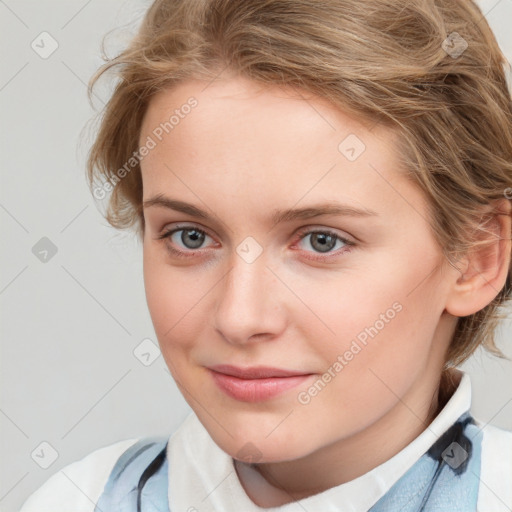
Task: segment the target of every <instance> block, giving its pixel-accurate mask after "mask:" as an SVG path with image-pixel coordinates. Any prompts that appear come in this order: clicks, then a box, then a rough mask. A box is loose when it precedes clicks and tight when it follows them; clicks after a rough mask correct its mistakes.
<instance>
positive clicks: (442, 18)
mask: <svg viewBox="0 0 512 512" xmlns="http://www.w3.org/2000/svg"><path fill="white" fill-rule="evenodd" d="M466 45H467V47H466ZM506 65H507V60H506V59H505V57H504V55H503V53H502V52H501V50H500V48H499V46H498V44H497V42H496V39H495V37H494V35H493V33H492V31H491V29H490V27H489V25H488V23H487V21H486V19H485V17H484V15H483V13H482V12H481V10H480V9H479V7H478V6H477V5H476V4H475V3H473V1H471V0H371V1H370V0H157V1H155V2H154V3H153V4H152V5H151V7H150V8H149V10H148V11H147V12H146V14H145V17H144V19H143V21H142V24H141V26H140V28H139V31H138V33H137V34H136V36H135V37H134V38H133V39H132V41H131V43H130V44H129V45H128V47H127V48H126V49H125V50H124V51H122V52H121V53H120V54H119V55H118V56H116V57H115V58H112V59H107V60H106V62H105V64H104V65H103V66H102V67H101V68H100V69H99V70H98V71H97V72H96V74H95V75H94V76H93V77H92V79H91V81H90V84H89V94H90V95H91V94H92V91H93V87H94V85H95V84H96V82H97V81H98V79H99V78H100V77H101V76H102V75H103V74H104V73H105V72H106V71H107V70H112V71H114V72H115V73H116V75H115V76H116V77H117V83H116V85H115V89H114V92H113V94H112V96H111V99H110V101H109V102H108V103H107V105H106V106H105V109H104V110H103V112H102V113H101V121H100V126H99V131H98V134H97V137H96V139H95V141H94V144H93V145H92V148H91V151H90V154H89V160H88V168H87V176H88V183H89V186H90V187H91V191H93V193H94V191H95V190H96V191H97V190H99V189H98V185H97V183H98V180H99V182H100V183H101V187H102V189H101V190H103V191H104V190H108V191H111V194H110V195H109V198H108V205H107V208H106V212H105V217H106V219H107V220H108V222H109V223H110V224H111V225H112V226H114V227H116V228H119V229H122V228H129V227H135V228H136V231H137V232H138V234H139V235H142V236H143V232H144V217H143V213H142V179H141V172H140V166H139V162H138V161H137V159H135V160H133V158H132V157H133V155H135V154H137V151H138V150H139V147H138V145H139V135H140V128H141V123H142V119H143V116H144V114H145V112H146V109H147V106H148V103H149V102H150V100H151V98H152V96H153V95H154V94H155V93H156V92H157V91H159V90H161V89H163V88H170V87H173V86H174V85H176V84H178V83H180V82H183V81H185V80H187V79H191V78H199V79H205V80H213V79H214V78H215V77H216V76H218V75H219V74H220V73H221V72H222V71H223V70H226V69H228V70H229V71H230V72H233V73H235V74H237V75H240V76H244V77H247V78H250V79H252V80H255V81H258V82H260V83H263V84H270V85H280V86H291V87H294V88H296V89H298V90H302V91H306V92H310V93H313V94H315V95H317V96H320V97H322V98H325V99H327V100H329V101H330V102H332V104H333V106H335V107H339V108H340V109H342V110H343V111H345V112H347V113H348V114H353V115H355V116H357V117H359V118H360V119H362V120H367V121H368V122H369V123H370V124H375V123H381V124H384V125H385V126H389V127H390V128H392V129H393V130H396V131H397V132H398V133H399V137H398V139H397V140H398V142H397V146H398V147H397V148H396V149H397V151H398V154H399V157H400V159H401V162H402V163H403V165H402V167H403V169H405V170H406V176H407V177H408V178H409V179H411V180H412V181H413V182H414V183H416V184H417V185H418V186H419V187H420V189H421V190H422V191H423V192H424V194H425V196H426V198H427V199H428V203H429V205H430V209H429V212H428V213H429V221H430V224H431V228H432V231H433V233H434V235H435V237H436V240H437V241H438V242H439V244H440V246H441V247H442V248H443V251H444V253H445V255H446V256H447V258H448V259H449V261H450V262H455V261H456V260H457V255H458V254H464V253H465V251H468V250H470V249H471V248H472V247H475V245H478V244H479V243H483V242H478V241H477V238H478V237H475V236H474V234H475V233H477V232H478V231H479V230H485V224H486V222H485V217H484V216H483V215H482V209H483V208H485V207H487V206H489V205H491V202H492V201H493V200H495V199H500V198H503V197H504V195H505V196H506V197H508V196H507V190H510V191H512V189H510V188H509V187H511V185H512V100H511V94H510V90H509V88H508V86H507V79H506V74H505V66H506ZM130 159H131V160H130ZM128 161H131V164H130V167H128V168H127V166H126V163H127V162H128ZM121 169H124V172H123V173H122V179H120V176H121V173H120V172H119V171H120V170H121ZM95 196H96V197H98V194H97V193H95ZM510 291H511V268H509V272H508V276H507V279H506V284H505V286H504V287H503V288H502V289H501V290H500V291H499V292H498V293H497V296H496V297H495V299H494V300H493V301H492V302H491V303H490V304H488V305H487V306H486V307H485V308H483V309H482V310H480V311H478V312H477V313H475V314H473V315H470V316H466V317H461V318H459V319H458V323H457V326H456V330H455V333H454V336H453V339H452V342H451V344H450V347H449V349H448V352H447V354H446V363H445V367H444V370H445V371H446V370H447V369H449V368H450V367H455V366H457V365H458V364H460V363H462V362H463V361H465V360H466V359H467V358H468V357H469V356H470V355H471V354H472V353H473V352H474V351H475V350H476V348H477V347H478V346H480V345H482V346H483V347H484V348H485V349H486V350H488V351H489V352H491V353H493V354H494V355H496V356H498V357H501V358H506V356H505V355H504V354H503V353H502V352H501V351H500V350H499V349H498V347H497V346H496V344H495V333H496V330H497V327H498V322H499V320H500V319H502V318H505V316H504V315H503V311H502V307H503V306H504V305H505V303H506V302H507V301H508V300H509V299H510ZM507 359H508V358H507Z"/></svg>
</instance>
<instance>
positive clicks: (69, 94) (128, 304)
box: [0, 0, 512, 512]
mask: <svg viewBox="0 0 512 512" xmlns="http://www.w3.org/2000/svg"><path fill="white" fill-rule="evenodd" d="M479 4H480V6H481V7H482V10H483V12H484V13H485V14H486V17H487V19H488V20H489V23H490V24H491V27H492V28H493V29H494V31H495V33H496V36H497V39H498V42H499V43H500V46H501V47H502V49H503V50H504V52H505V54H506V56H507V58H508V60H509V61H511V60H512V35H511V32H510V24H511V22H512V0H500V1H497V0H488V1H487V0H486V1H481V2H479ZM148 5H149V2H148V1H141V0H138V1H135V0H129V1H127V0H109V1H108V2H107V1H100V0H89V1H85V0H73V1H70V0H67V1H64V0H60V1H59V0H44V1H43V0H37V1H35V0H34V1H28V0H18V1H14V0H0V23H1V25H0V34H1V37H2V47H1V48H2V52H1V71H0V73H1V74H0V109H1V134H2V137H1V147H0V150H1V155H2V158H1V163H2V174H1V177H2V186H1V190H0V221H1V225H2V233H3V234H2V248H3V251H2V256H1V262H0V269H1V270H0V301H1V316H2V322H1V324H0V325H1V340H2V345H1V374H0V378H1V397H0V398H1V402H0V429H1V452H0V461H1V464H2V468H1V477H0V510H1V511H4V512H7V511H9V512H10V511H15V510H18V508H19V507H20V505H21V503H22V502H23V501H24V500H25V499H26V497H27V496H28V495H29V494H30V493H31V492H32V491H34V490H35V489H36V488H37V487H39V486H40V485H41V484H42V483H43V482H44V481H45V480H46V479H47V478H48V477H49V476H51V475H52V474H53V473H55V472H56V471H58V470H59V469H60V468H62V467H64V466H65V465H67V464H69V463H70V462H72V461H75V460H77V459H79V458H82V457H83V456H85V455H86V454H88V453H90V452H91V451H93V450H95V449H97V448H99V447H102V446H105V445H108V444H111V443H114V442H116V441H119V440H122V439H127V438H133V437H140V436H147V435H169V434H170V433H171V432H172V431H173V430H175V428H176V427H177V426H178V425H179V424H180V423H181V421H182V420H183V419H184V418H185V416H186V415H187V414H188V412H189V408H188V405H187V404H186V402H185V401H184V399H183V398H182V397H181V395H180V393H179V391H178V390H177V388H176V386H175V384H174V382H173V381H172V379H171V377H170V375H169V373H168V371H167V368H166V366H165V363H164V361H163V358H162V357H161V356H160V357H157V358H156V359H154V357H155V355H158V354H155V353H154V351H153V352H151V355H150V356H145V358H146V359H148V357H149V361H145V360H144V358H142V359H143V361H144V362H146V363H148V362H151V364H149V365H145V364H143V362H141V360H140V359H138V358H137V357H136V356H135V354H134V350H135V351H136V353H139V352H141V351H142V352H145V351H146V349H145V347H146V345H143V346H142V348H140V349H139V352H137V349H136V347H138V346H139V344H140V343H141V342H142V341H143V340H145V339H150V340H152V342H154V343H156V338H155V335H154V331H153V328H152V325H151V320H150V317H149V314H148V311H147V306H146V302H145V295H144V285H143V279H142V265H141V260H142V258H141V247H140V244H139V243H138V242H137V241H136V239H135V237H134V236H133V235H131V234H127V233H119V232H117V231H115V230H113V229H112V228H110V227H109V226H108V224H107V222H106V221H105V220H104V219H103V217H102V216H101V213H100V212H99V211H98V205H97V204H96V203H95V201H94V200H93V198H92V196H91V195H90V193H89V190H88V188H87V186H86V182H85V177H84V176H85V175H84V162H85V157H86V152H87V149H88V144H89V142H90V140H91V133H93V131H94V125H91V124H90V122H89V120H90V119H91V117H92V116H93V114H94V110H93V109H92V108H91V106H90V105H89V103H88V101H87V98H86V85H85V84H86V83H87V81H88V80H89V78H90V76H91V75H92V73H93V72H94V71H95V70H96V69H97V67H98V66H99V65H100V64H101V62H102V61H101V57H100V42H101V39H102V37H103V35H105V34H106V33H107V32H108V31H109V30H111V29H114V28H117V30H116V32H115V34H114V35H113V36H112V37H111V38H110V39H109V40H110V43H109V45H108V48H109V49H110V51H112V52H113V51H115V49H116V48H118V47H120V46H122V45H123V44H124V43H126V42H127V41H128V40H129V37H130V35H131V34H132V33H133V31H134V30H135V28H136V26H137V23H138V21H140V17H141V16H142V14H143V12H144V10H145V8H146V7H147V6H148ZM120 27H121V28H120ZM507 29H508V30H507ZM42 32H48V33H49V34H51V37H52V38H53V39H54V40H55V41H56V43H57V44H58V48H57V50H56V51H55V52H54V53H53V54H51V55H50V56H48V57H47V58H42V57H41V56H40V55H39V54H38V53H36V51H35V50H34V49H33V48H32V47H31V43H32V41H34V40H35V43H34V44H39V48H38V51H40V52H44V51H48V50H49V49H51V44H52V42H51V40H50V39H48V36H40V34H41V33H42ZM41 38H46V39H44V41H43V43H41ZM53 44H55V43H53ZM108 92H109V91H108V87H103V88H100V89H98V95H97V97H96V98H95V99H94V104H95V107H96V108H100V107H101V106H102V103H103V102H104V101H105V100H106V98H107V96H108ZM84 127H85V128H84ZM44 237H46V238H47V239H49V240H50V241H51V243H52V244H53V246H55V247H56V249H57V252H56V253H55V254H54V255H52V252H51V250H50V251H49V252H48V254H47V256H46V261H41V259H40V258H44V253H43V252H40V251H43V250H44V249H48V241H47V240H46V241H40V240H41V239H42V238H44ZM36 244H39V245H36ZM41 244H42V245H41ZM45 244H46V245H45ZM34 246H36V249H34V250H33V247H34ZM34 252H35V253H36V254H34ZM510 318H512V313H511V315H510ZM511 332H512V325H511V321H510V320H508V321H506V322H504V323H503V326H502V329H501V331H500V342H499V344H500V346H501V347H502V349H503V350H504V352H505V353H506V354H507V355H508V356H509V357H512V346H511ZM145 343H150V342H148V341H146V342H145ZM148 346H149V347H151V345H148ZM462 368H463V369H465V370H466V371H468V372H469V374H470V375H471V379H472V384H473V394H474V405H473V409H472V410H473V414H474V415H475V416H477V417H478V418H479V419H481V420H483V421H487V422H490V423H492V424H494V425H497V426H500V427H502V428H507V429H509V430H512V362H510V361H502V360H498V359H496V358H492V357H491V356H488V355H487V354H485V353H484V352H483V351H478V353H477V354H476V355H475V356H474V357H473V358H472V359H471V360H470V361H469V362H467V363H466V364H464V365H463V367H462ZM42 442H47V443H49V444H50V445H51V446H52V447H53V448H54V449H55V451H56V452H57V455H58V456H57V458H56V460H55V461H54V462H53V463H51V464H50V465H49V467H48V468H46V469H44V468H42V467H41V465H47V464H49V463H50V462H52V461H51V458H50V457H51V454H52V452H51V450H50V449H48V448H45V445H43V446H42V447H41V443H42ZM41 449H42V450H43V451H42V452H41ZM34 453H35V455H31V454H34ZM41 453H42V454H44V455H41ZM37 454H39V457H38V456H37ZM36 461H37V462H36Z"/></svg>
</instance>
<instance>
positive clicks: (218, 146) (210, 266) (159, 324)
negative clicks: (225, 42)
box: [140, 78, 454, 462]
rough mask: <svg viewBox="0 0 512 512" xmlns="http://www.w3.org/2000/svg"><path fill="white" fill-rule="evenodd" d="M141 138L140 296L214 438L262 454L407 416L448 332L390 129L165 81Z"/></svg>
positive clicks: (257, 94) (262, 92)
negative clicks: (142, 221)
mask: <svg viewBox="0 0 512 512" xmlns="http://www.w3.org/2000/svg"><path fill="white" fill-rule="evenodd" d="M140 144H141V146H145V147H146V150H144V151H143V152H144V155H143V159H142V162H141V166H142V176H143V190H144V193H143V199H144V202H145V205H144V216H145V234H144V278H145V286H146V295H147V300H148V306H149V310H150V313H151V317H152V320H153V323H154V327H155V331H156V334H157V337H158V341H159V343H160V347H161V350H162V353H163V356H164V358H165V360H166V363H167V365H168V367H169V370H170V371H171V373H172V375H173V377H174V378H175V380H176V382H177V385H178V386H179V388H180V390H181V391H182V393H183V395H184V397H185V399H186V400H187V402H188V403H189V404H190V406H191V407H192V409H193V410H194V411H195V413H196V414H197V416H198V417H199V419H200V421H201V422H202V423H203V425H204V426H205V427H206V429H207V430H208V431H209V433H210V435H211V436H212V437H213V439H214V440H215V441H216V443H217V444H218V445H219V446H220V447H221V448H222V449H223V450H224V451H226V452H228V453H229V454H231V456H233V457H235V458H237V457H239V458H242V456H243V455H244V454H245V452H247V451H248V450H249V451H251V450H252V451H253V452H256V454H257V456H256V458H258V459H259V460H260V461H268V462H272V461H283V460H292V459H296V458H299V457H302V456H306V455H308V454H311V453H313V452H314V451H315V450H318V449H320V448H322V447H326V446H327V445H329V444H331V443H334V442H340V441H342V440H346V439H349V438H350V437H351V436H354V435H355V434H357V433H359V432H361V431H364V430H365V429H368V428H370V427H371V426H372V425H374V424H379V422H380V424H387V425H388V426H389V427H390V428H391V426H392V424H393V421H390V420H391V418H395V420H397V418H398V417H399V416H400V415H401V418H402V420H403V419H404V418H407V419H406V421H409V422H410V424H411V425H415V426H417V425H418V423H419V421H418V418H421V417H425V416H426V415H427V410H428V408H429V406H430V404H431V398H432V392H433V389H434V388H433V386H434V385H435V382H436V380H437V379H438V376H439V372H440V369H441V367H442V363H443V356H444V353H445V350H446V347H447V344H448V341H449V338H450V336H451V334H452V331H451V329H452V327H453V322H452V320H453V319H454V317H450V316H449V315H448V314H447V313H446V312H445V311H444V308H445V301H446V297H447V294H448V284H447V283H448V282H449V279H448V278H447V277H448V276H453V274H452V272H453V269H452V268H451V267H449V265H448V264H447V262H446V260H445V258H444V257H443V255H442V252H441V250H440V248H439V247H438V246H437V244H436V243H435V240H434V238H433V235H432V234H431V231H430V229H429V225H428V223H427V213H426V202H425V200H424V198H423V196H422V194H421V193H420V192H419V190H418V189H416V188H415V187H414V186H413V184H412V183H410V182H409V181H407V180H406V179H405V178H404V177H403V176H402V175H401V174H400V173H399V168H398V162H397V157H396V155H395V154H394V150H393V134H392V132H391V131H389V129H385V128H383V127H381V126H375V127H373V129H371V130H369V129H368V128H364V127H363V126H362V125H361V124H359V123H358V122H357V120H355V119H353V118H350V117H347V116H346V115H344V114H343V113H342V112H340V111H338V110H335V109H333V108H332V107H331V106H330V105H329V104H328V103H326V102H325V101H323V100H321V99H319V98H315V97H309V98H307V99H305V98H304V97H303V96H300V95H298V94H294V93H293V91H292V90H289V89H280V88H266V87H263V86H259V85H256V84H255V83H254V82H251V81H248V80H245V79H241V78H229V79H226V80H217V81H215V82H213V83H211V84H210V85H208V84H207V83H206V82H200V81H189V82H186V83H183V84H181V85H179V86H178V87H176V88H174V89H172V90H165V91H162V92H160V93H159V94H158V95H157V96H155V97H154V98H153V99H152V101H151V103H150V105H149V109H148V111H147V113H146V115H145V118H144V122H143V127H142V132H141V137H140ZM141 155H142V152H141ZM327 210H329V211H327ZM165 234H168V236H166V237H164V238H162V235H165ZM219 365H231V366H234V367H237V368H238V369H239V370H247V369H254V368H256V367H271V368H274V369H279V370H282V371H287V372H293V373H294V374H298V375H299V376H297V375H296V376H295V377H290V376H288V377H287V376H283V373H281V374H279V373H278V372H277V370H276V371H270V372H267V373H265V372H260V373H258V372H256V373H254V374H251V373H247V374H245V375H244V376H245V377H246V378H245V379H244V378H239V377H240V375H239V377H233V376H231V377H229V376H226V375H225V374H223V373H222V371H224V372H230V370H227V369H225V368H221V367H220V366H219ZM213 367H217V370H221V372H215V371H212V368H213ZM231 370H232V371H231V372H230V373H235V374H236V370H233V369H231ZM272 376H273V377H272ZM248 377H252V378H248ZM258 377H259V378H258ZM263 377H267V378H265V379H263ZM404 405H406V407H404ZM247 443H251V444H247Z"/></svg>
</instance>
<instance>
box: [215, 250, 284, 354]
mask: <svg viewBox="0 0 512 512" xmlns="http://www.w3.org/2000/svg"><path fill="white" fill-rule="evenodd" d="M264 254H265V253H264V252H263V254H261V255H260V256H259V257H258V258H257V259H256V260H255V261H253V262H252V263H248V262H246V261H244V259H243V258H241V257H240V256H239V255H238V254H236V253H234V255H233V258H232V260H231V267H230V270H229V271H228V272H227V274H226V275H225V276H224V278H223V279H222V282H221V283H219V286H218V294H217V296H216V299H217V301H216V302H217V308H216V312H215V320H214V321H215V328H216V329H217V331H218V332H219V333H220V334H221V335H222V337H223V338H224V339H225V340H226V341H227V342H229V343H231V344H246V343H252V342H254V341H262V340H268V341H270V340H272V339H274V338H275V337H277V336H279V334H281V333H282V332H283V330H284V329H285V328H286V322H287V317H286V313H285V311H286V308H285V307H284V302H283V300H284V295H283V294H284V290H283V288H284V285H283V283H282V282H280V281H279V279H278V278H277V277H276V276H275V275H274V273H273V272H272V271H271V270H270V269H269V268H268V267H267V260H266V258H265V257H264ZM262 337H263V338H262Z"/></svg>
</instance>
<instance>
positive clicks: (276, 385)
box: [209, 365, 312, 402]
mask: <svg viewBox="0 0 512 512" xmlns="http://www.w3.org/2000/svg"><path fill="white" fill-rule="evenodd" d="M209 370H210V373H211V375H212V377H213V380H214V382H215V383H216V384H217V385H218V386H219V388H220V389H221V390H222V391H224V392H225V393H226V394H227V395H229V396H230V397H232V398H235V399H236V400H241V401H243V402H261V401H263V400H268V399H270V398H272V397H274V396H277V395H279V394H281V393H283V392H285V391H287V390H289V389H291V388H294V387H295V386H298V385H299V384H301V383H302V382H304V381H305V380H307V379H308V378H309V377H311V375H312V374H310V373H308V374H304V373H302V372H296V371H290V370H283V369H281V368H269V367H264V366H258V367H252V368H238V367H236V366H231V365H217V366H212V367H211V368H209Z"/></svg>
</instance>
